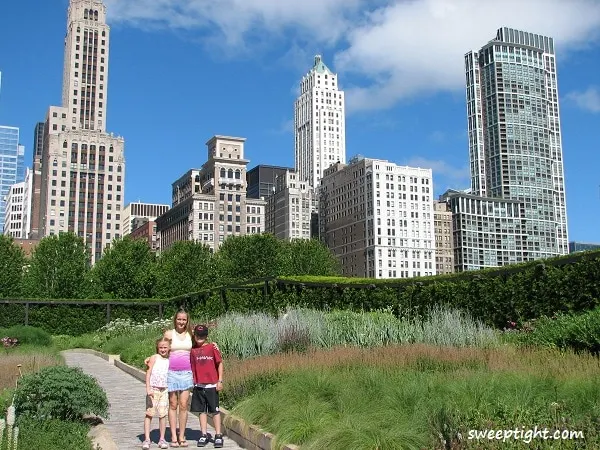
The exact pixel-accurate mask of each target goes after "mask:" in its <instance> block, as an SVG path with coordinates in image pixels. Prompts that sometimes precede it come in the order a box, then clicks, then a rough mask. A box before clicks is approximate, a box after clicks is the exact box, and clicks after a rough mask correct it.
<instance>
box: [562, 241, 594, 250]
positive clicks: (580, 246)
mask: <svg viewBox="0 0 600 450" xmlns="http://www.w3.org/2000/svg"><path fill="white" fill-rule="evenodd" d="M589 250H600V244H589V243H585V242H575V241H572V242H569V253H576V252H587V251H589Z"/></svg>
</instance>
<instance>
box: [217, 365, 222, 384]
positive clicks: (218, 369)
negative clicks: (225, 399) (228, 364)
mask: <svg viewBox="0 0 600 450" xmlns="http://www.w3.org/2000/svg"><path fill="white" fill-rule="evenodd" d="M217 373H218V374H219V381H218V382H217V391H221V390H223V360H221V361H219V363H218V365H217Z"/></svg>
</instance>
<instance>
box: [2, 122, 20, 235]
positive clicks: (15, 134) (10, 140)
mask: <svg viewBox="0 0 600 450" xmlns="http://www.w3.org/2000/svg"><path fill="white" fill-rule="evenodd" d="M24 156H25V148H24V147H23V146H22V145H19V129H18V128H17V127H5V126H0V232H1V230H4V212H5V211H4V209H5V208H6V196H7V195H8V193H9V191H10V187H11V186H12V185H13V184H15V183H20V182H21V181H23V178H24V176H23V172H24V167H23V164H24Z"/></svg>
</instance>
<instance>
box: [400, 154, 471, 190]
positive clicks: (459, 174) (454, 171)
mask: <svg viewBox="0 0 600 450" xmlns="http://www.w3.org/2000/svg"><path fill="white" fill-rule="evenodd" d="M401 164H404V165H407V166H410V167H420V168H422V169H431V170H432V172H433V176H434V178H436V179H444V181H446V182H447V183H450V184H465V183H468V182H469V180H470V177H471V174H470V171H469V167H468V166H464V167H455V166H453V165H451V164H450V163H448V162H446V161H443V160H441V159H428V158H423V157H421V156H416V157H413V158H410V159H409V160H407V161H402V162H401Z"/></svg>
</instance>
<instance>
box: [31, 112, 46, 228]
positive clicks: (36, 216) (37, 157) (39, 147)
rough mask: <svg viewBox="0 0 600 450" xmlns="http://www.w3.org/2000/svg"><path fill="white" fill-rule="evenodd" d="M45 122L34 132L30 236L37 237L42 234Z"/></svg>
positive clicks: (36, 127) (37, 125) (38, 124)
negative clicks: (41, 213)
mask: <svg viewBox="0 0 600 450" xmlns="http://www.w3.org/2000/svg"><path fill="white" fill-rule="evenodd" d="M45 126H46V123H45V122H38V123H37V124H36V126H35V130H34V133H33V161H32V162H33V165H32V178H33V180H32V193H31V206H30V215H31V230H30V233H29V238H32V239H37V238H38V237H39V236H40V207H41V192H42V157H43V151H44V133H45V131H44V127H45Z"/></svg>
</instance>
